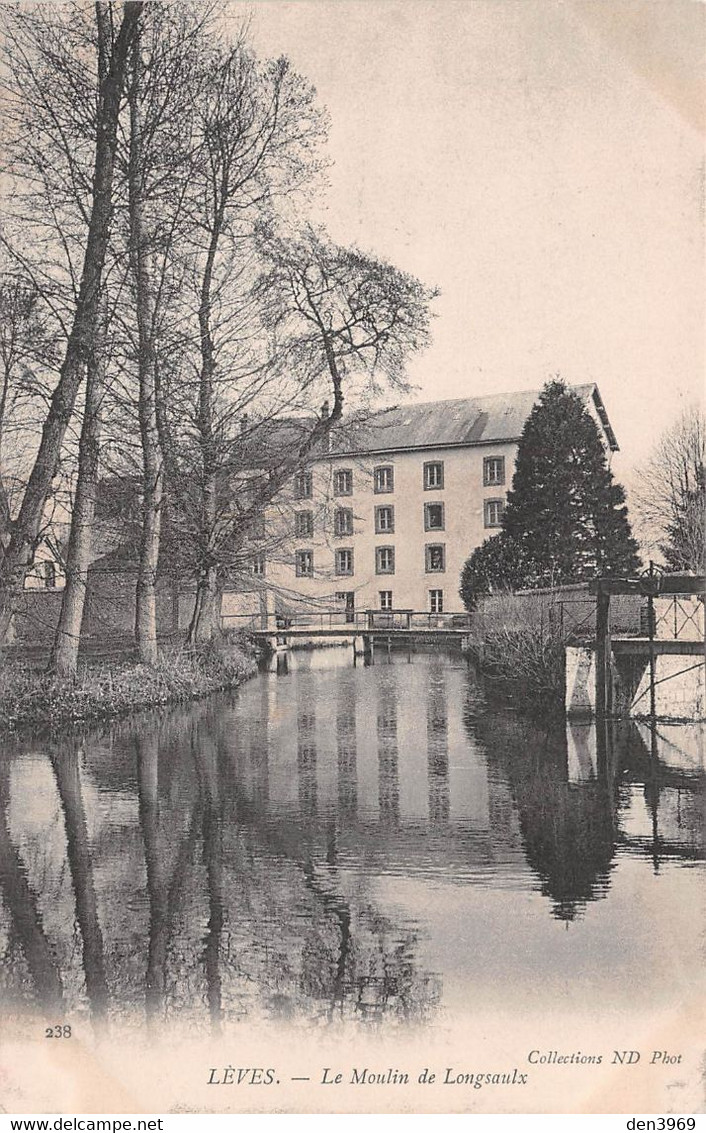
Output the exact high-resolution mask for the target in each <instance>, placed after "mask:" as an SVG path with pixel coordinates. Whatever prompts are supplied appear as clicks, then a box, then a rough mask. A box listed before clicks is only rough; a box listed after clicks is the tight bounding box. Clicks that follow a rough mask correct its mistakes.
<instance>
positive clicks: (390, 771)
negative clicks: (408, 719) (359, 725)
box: [377, 667, 400, 827]
mask: <svg viewBox="0 0 706 1133" xmlns="http://www.w3.org/2000/svg"><path fill="white" fill-rule="evenodd" d="M377 688H378V701H377V743H378V792H379V796H378V797H379V805H380V820H381V821H382V822H383V823H384V824H385V825H386V826H388V825H389V826H393V827H395V826H397V825H398V824H399V820H400V769H399V753H398V750H397V683H396V670H395V669H393V668H392V667H388V668H385V669H381V670H380V672H379V676H378V685H377Z"/></svg>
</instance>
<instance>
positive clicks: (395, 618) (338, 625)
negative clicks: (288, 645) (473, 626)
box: [221, 608, 470, 635]
mask: <svg viewBox="0 0 706 1133" xmlns="http://www.w3.org/2000/svg"><path fill="white" fill-rule="evenodd" d="M221 625H222V628H223V629H224V630H228V629H236V630H242V631H243V632H246V633H271V634H273V635H274V634H282V633H286V631H287V630H298V631H301V630H307V629H310V630H312V632H319V633H321V632H335V631H336V630H340V631H341V633H351V632H357V633H364V632H368V633H371V632H372V633H375V632H379V633H384V632H385V631H386V630H416V631H429V630H461V629H467V628H468V627H469V625H470V614H467V613H453V612H450V613H446V614H434V613H430V612H429V611H428V610H346V609H342V608H338V609H336V608H331V609H322V610H307V611H300V612H298V613H292V614H273V613H268V614H264V613H248V614H224V615H222V617H221Z"/></svg>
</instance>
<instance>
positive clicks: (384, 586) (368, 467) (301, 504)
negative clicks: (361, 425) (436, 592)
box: [264, 443, 517, 611]
mask: <svg viewBox="0 0 706 1133" xmlns="http://www.w3.org/2000/svg"><path fill="white" fill-rule="evenodd" d="M516 449H517V446H516V445H514V444H509V443H503V444H493V445H477V446H474V447H468V448H457V449H449V448H446V449H443V448H440V449H433V450H425V451H419V452H404V453H400V452H397V453H394V454H380V455H375V456H374V457H365V458H360V457H357V458H351V457H333V458H331V461H330V462H329V461H326V462H319V464H317V465H316V466H315V468H314V477H313V479H314V490H313V499H312V500H311V501H305V500H297V499H295V498H294V492H293V488H291V487H290V488H289V489H288V490H287V492H286V493H283V495H282V498H281V499H280V500H279V501H278V502H277V504H275V505H274V507H272V508H270V509H269V512H268V515H267V532H268V536H267V539H266V540H265V544H264V545H265V547H266V553H267V567H266V571H267V574H266V577H267V582H268V584H269V585H271V586H273V587H275V589H278V590H279V591H280V593H281V603H282V604H284V605H286V604H287V600H288V597H289V601H290V602H295V601H296V596H297V595H300V596H301V597H302V598H304V599H306V600H309V601H311V602H319V603H321V604H323V605H329V604H333V602H334V596H335V594H336V592H339V591H340V592H343V591H354V592H355V605H356V608H357V609H379V607H380V591H382V590H391V591H392V594H393V605H394V607H395V608H396V609H414V610H429V608H430V600H429V591H430V590H431V589H441V590H443V592H444V610H445V611H461V610H462V609H463V606H462V603H461V599H460V597H459V595H458V588H459V581H460V575H461V570H462V568H463V564H464V562H465V561H466V559H467V557H468V555H469V554H470V553H471V551H472V550H473V549H474V548H475V547H477V546H479V545H480V544H481V543H482V542H483V540H484V539H485V538H487V536H488V535H491V534H493V533H495V532H496V531H497V529H495V528H492V529H488V528H486V527H485V526H484V511H483V503H484V500H486V499H504V498H505V495H506V492H507V489H508V487H509V485H510V483H511V480H512V474H513V470H514V460H515V454H516ZM488 456H503V457H504V458H505V484H504V485H503V486H500V487H497V486H493V487H484V486H483V459H484V457H488ZM432 461H443V464H444V487H443V489H438V490H425V488H424V481H423V469H424V464H425V463H427V462H432ZM378 465H392V467H393V468H394V491H393V492H391V493H380V494H376V493H375V492H374V491H373V470H374V468H375V467H377V466H378ZM344 468H349V469H351V470H352V473H353V494H352V495H351V496H346V497H334V496H333V487H332V485H333V473H334V472H335V470H336V469H344ZM425 503H443V504H444V521H445V522H444V530H443V531H433V532H430V531H425V530H424V505H425ZM386 504H389V505H392V506H394V509H395V531H394V534H379V535H378V534H376V533H375V523H374V515H375V507H376V506H378V505H386ZM338 507H346V508H351V509H352V510H353V513H354V534H353V536H341V537H339V536H336V535H335V534H334V513H335V511H336V509H337V508H338ZM297 510H311V511H313V513H314V536H313V538H308V539H307V538H300V539H297V538H295V537H294V536H293V534H292V532H293V527H294V516H293V513H294V512H295V511H297ZM437 543H443V544H444V546H445V548H446V563H445V570H444V571H443V573H442V572H439V573H437V572H434V573H427V572H426V569H425V546H426V545H427V544H437ZM381 546H385V547H387V546H390V547H394V548H395V571H394V574H392V575H387V574H386V575H377V574H376V568H375V549H376V547H381ZM337 547H341V548H350V549H352V550H353V553H354V574H353V576H352V577H350V576H344V577H337V576H336V574H335V570H334V555H335V550H336V548H337ZM298 549H300V550H307V549H311V550H313V552H314V571H315V574H314V578H313V579H308V578H297V577H296V574H295V570H294V556H295V552H296V550H298Z"/></svg>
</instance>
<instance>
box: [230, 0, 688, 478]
mask: <svg viewBox="0 0 706 1133" xmlns="http://www.w3.org/2000/svg"><path fill="white" fill-rule="evenodd" d="M231 8H232V11H233V14H234V15H239V14H240V13H242V12H244V11H247V10H249V11H250V12H251V13H252V35H253V38H254V41H255V45H256V47H257V49H258V51H259V52H261V53H263V54H267V55H274V54H286V55H288V56H289V57H290V58H291V60H292V62H293V64H294V65H295V67H296V68H297V69H298V70H300V71H301V72H302V73H303V74H305V75H306V76H307V77H308V78H309V79H310V80H311V81H312V82H313V83H314V84H315V85H316V87H317V88H318V92H319V95H320V99H321V101H322V103H323V104H325V105H326V106H327V107H328V110H329V112H330V114H331V120H332V128H331V143H330V153H331V156H332V158H333V160H334V165H333V168H332V170H331V172H330V189H329V191H328V196H327V202H328V208H327V211H326V213H325V214H324V215H323V216H322V219H323V220H324V221H325V223H326V224H327V226H328V228H329V230H330V232H331V234H332V235H333V237H334V238H335V239H336V240H338V241H340V242H342V243H350V242H356V243H358V244H359V245H360V246H361V247H362V248H364V249H367V250H370V251H374V252H376V253H377V254H379V255H381V256H383V257H385V258H387V259H389V260H391V261H392V262H393V263H395V264H396V265H398V266H399V267H402V268H404V269H406V270H408V271H411V272H413V273H415V274H416V275H418V276H420V278H422V279H423V280H424V281H425V282H426V283H429V284H433V285H436V286H438V287H439V288H440V289H441V292H442V295H441V298H440V299H439V300H438V301H437V302H436V305H435V309H436V312H437V318H436V320H435V323H434V328H433V329H434V345H433V346H432V348H431V349H430V350H429V351H428V352H427V353H426V354H425V355H424V356H423V357H422V358H420V359H419V360H418V361H417V362H415V364H414V366H413V369H412V377H413V379H414V381H415V382H416V383H417V384H418V385H419V386H420V387H421V388H420V391H419V392H418V393H416V394H415V395H414V396H415V397H416V398H418V399H421V400H429V399H432V398H449V397H463V396H474V395H482V394H487V393H492V392H494V391H501V390H512V389H523V388H524V389H526V388H532V387H535V386H537V387H539V386H541V385H542V383H543V382H544V381H545V380H546V378H547V377H548V376H550V375H551V374H554V373H556V372H559V373H560V374H561V375H562V376H563V377H564V378H566V379H567V380H568V381H570V382H584V381H596V382H597V383H598V385H599V387H600V389H601V392H602V394H603V398H604V400H605V403H606V406H607V408H608V413H609V415H610V418H611V421H612V423H613V426H614V428H615V431H616V433H617V436H618V441H619V443H620V445H621V449H622V452H621V455H620V456H619V457H618V458H617V460H616V463H615V468H616V471H617V472H618V474H619V475H621V476H623V477H625V478H626V479H627V480H628V481H629V479H630V475H629V472H630V468H631V467H632V466H633V465H634V464H635V463H637V462H639V461H640V460H642V459H644V457H645V455H646V453H647V452H648V451H649V449H650V447H651V445H652V444H653V443H654V441H655V440H656V438H657V436H658V435H659V433H660V431H661V430H662V429H663V428H664V427H665V425H666V424H668V423H669V422H670V421H671V420H672V419H674V418H675V417H676V416H677V415H678V413H679V411H680V409H681V408H682V407H683V405H684V404H686V403H688V402H690V401H694V400H700V399H702V398H703V396H704V308H703V303H704V293H705V289H704V245H703V212H702V209H703V142H702V138H703V111H704V103H703V90H702V87H701V82H702V76H703V73H704V48H703V45H704V14H705V12H706V8H705V7H704V5H703V4H701V3H700V2H698V0H639V2H637V3H634V2H633V0H621V2H620V3H615V0H609V2H606V3H604V2H603V0H590V2H588V3H587V2H585V0H577V2H573V0H563V2H562V0H432V2H430V0H254V2H251V3H250V4H249V5H245V4H241V3H239V2H236V0H234V2H233V3H232V5H231Z"/></svg>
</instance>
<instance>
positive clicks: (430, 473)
mask: <svg viewBox="0 0 706 1133" xmlns="http://www.w3.org/2000/svg"><path fill="white" fill-rule="evenodd" d="M443 486H444V462H443V460H432V461H429V463H428V464H425V465H424V489H425V491H429V490H430V489H431V488H443Z"/></svg>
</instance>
